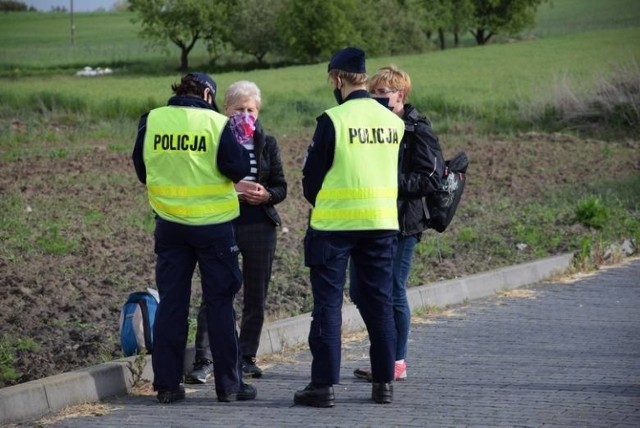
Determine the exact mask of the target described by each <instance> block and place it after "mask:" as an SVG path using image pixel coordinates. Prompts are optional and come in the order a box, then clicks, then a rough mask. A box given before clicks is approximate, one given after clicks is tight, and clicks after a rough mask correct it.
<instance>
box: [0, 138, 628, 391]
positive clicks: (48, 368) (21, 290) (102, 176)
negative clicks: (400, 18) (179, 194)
mask: <svg viewBox="0 0 640 428" xmlns="http://www.w3.org/2000/svg"><path fill="white" fill-rule="evenodd" d="M280 146H281V148H282V152H283V158H284V159H285V165H287V168H290V171H291V172H290V171H285V172H287V178H288V180H289V183H290V193H289V198H288V200H287V201H285V202H284V203H283V204H282V205H281V207H280V209H279V211H280V212H281V215H282V217H283V221H284V227H283V228H282V230H280V232H279V250H278V259H277V260H276V264H275V266H274V269H275V271H274V281H273V282H272V288H271V291H270V295H269V301H268V313H269V317H271V318H277V317H279V316H283V315H286V314H295V313H296V312H298V313H299V312H300V311H301V309H304V308H308V307H309V302H310V290H309V286H308V279H307V277H306V274H307V271H306V269H305V268H304V267H303V266H302V265H301V263H299V264H298V263H296V262H295V261H294V262H292V261H291V260H295V259H294V257H297V256H298V255H299V254H300V250H301V241H302V234H303V231H304V227H305V222H306V210H307V206H306V203H305V202H304V201H303V200H302V196H301V189H300V184H299V172H297V171H298V170H299V168H300V165H301V160H302V157H303V154H304V149H303V148H304V147H306V142H305V141H296V140H291V139H286V138H284V139H281V140H280ZM463 146H464V149H465V151H467V153H468V155H469V158H470V159H471V165H470V167H469V170H468V176H469V177H470V180H469V182H468V185H467V189H466V190H465V195H464V197H463V202H462V204H461V208H460V210H461V211H460V214H459V215H460V216H461V217H462V218H465V216H468V215H470V214H466V213H465V211H464V210H465V203H466V204H469V206H472V205H474V201H479V200H498V199H500V197H501V195H505V194H513V193H517V194H518V196H519V197H520V198H525V199H526V198H529V197H539V196H540V195H541V194H544V192H545V191H546V190H547V189H549V188H550V187H551V186H553V185H561V184H566V183H580V182H581V180H583V179H584V178H585V177H593V176H598V175H601V176H607V177H615V175H616V174H622V173H625V174H628V172H629V171H636V173H637V172H638V171H640V157H639V155H638V153H639V152H640V150H639V149H640V145H639V144H638V142H624V143H619V145H618V147H619V148H620V150H621V153H622V154H621V156H616V155H611V156H604V155H603V153H606V152H607V151H606V150H605V146H607V147H610V145H606V144H604V143H601V142H597V141H584V140H578V139H575V138H574V137H567V136H539V135H536V134H527V135H524V136H520V137H519V138H518V139H517V141H513V140H511V141H506V140H505V141H500V140H496V141H493V142H492V143H491V144H486V143H484V144H480V143H474V142H473V141H468V142H466V143H464V144H463ZM615 152H616V150H614V153H615ZM634 153H635V154H634ZM451 154H453V153H451ZM451 154H449V155H451ZM514 154H516V155H515V156H514ZM0 159H4V158H0ZM294 169H295V171H296V172H294ZM0 171H1V174H0V194H1V195H2V198H3V199H4V198H6V199H5V200H4V202H3V205H2V207H3V208H4V209H3V211H4V212H3V213H2V221H1V223H0V224H1V225H2V230H0V237H1V238H2V246H3V247H4V248H3V249H2V251H1V252H0V305H1V308H0V336H1V337H4V341H5V342H4V343H5V344H6V343H13V344H14V345H15V347H14V348H13V352H12V357H13V365H14V367H15V368H16V369H17V370H18V371H19V372H21V375H20V376H19V377H17V378H16V379H13V380H11V381H8V382H5V384H4V385H2V384H0V386H8V385H11V384H15V383H21V382H26V381H30V380H34V379H39V378H42V377H46V376H50V375H54V374H57V373H61V372H65V371H69V370H73V369H77V368H82V367H87V366H90V365H93V364H98V363H101V362H104V361H108V360H111V359H115V358H119V357H120V356H121V350H120V344H119V337H118V330H117V329H118V318H119V315H120V308H121V306H122V304H123V303H124V300H125V298H126V295H127V294H128V293H129V292H132V291H138V290H143V289H144V288H145V287H147V286H153V284H154V282H153V267H154V254H153V236H152V226H150V225H151V224H152V222H151V221H150V215H149V212H148V207H147V203H146V199H145V194H144V188H143V187H142V185H141V184H140V183H138V182H137V179H136V177H135V174H134V172H133V167H132V165H131V161H130V155H129V153H119V152H113V151H110V150H107V149H106V148H105V147H103V146H100V145H94V144H91V145H90V144H87V145H86V146H85V148H84V150H78V151H76V152H72V153H68V154H66V155H65V156H52V155H51V154H47V155H44V154H41V155H34V156H28V157H23V158H18V159H11V160H0ZM464 257H465V255H464V254H460V258H459V259H458V260H465V258H464ZM471 257H472V256H471V255H469V257H468V259H467V262H465V263H453V262H449V263H443V264H439V265H435V266H434V269H433V272H432V274H433V279H436V278H450V277H455V276H460V275H464V274H469V273H473V271H474V270H486V269H490V268H493V267H495V266H492V265H491V261H490V260H484V261H483V262H480V261H478V260H476V261H475V263H472V261H471V260H470V258H471ZM485 259H486V258H485ZM194 290H195V291H194V295H193V297H192V299H193V301H194V302H196V301H197V299H198V296H199V293H198V292H197V287H194ZM20 338H31V339H33V341H34V342H35V343H36V344H37V349H34V348H33V347H28V346H27V347H23V348H24V349H22V348H21V347H20V346H18V345H17V344H18V343H19V342H17V341H18V339H20Z"/></svg>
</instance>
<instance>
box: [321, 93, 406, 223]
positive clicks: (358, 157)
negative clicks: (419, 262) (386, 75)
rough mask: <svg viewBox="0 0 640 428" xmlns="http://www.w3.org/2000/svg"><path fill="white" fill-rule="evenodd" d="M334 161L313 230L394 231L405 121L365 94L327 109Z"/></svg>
mask: <svg viewBox="0 0 640 428" xmlns="http://www.w3.org/2000/svg"><path fill="white" fill-rule="evenodd" d="M326 113H327V115H328V116H329V118H330V119H331V121H332V122H333V126H334V128H335V131H336V148H335V154H334V158H333V165H332V166H331V168H330V169H329V171H328V172H327V174H326V175H325V178H324V181H323V183H322V188H321V189H320V192H318V195H317V197H316V204H315V207H314V209H313V211H312V213H311V227H312V228H313V229H317V230H329V231H340V230H398V208H397V202H396V201H397V197H398V150H399V148H400V140H402V136H403V134H404V122H403V121H402V119H400V118H399V117H398V116H396V115H395V114H393V113H392V112H391V111H389V110H388V109H387V108H385V107H384V106H382V105H381V104H380V103H378V102H377V101H375V100H373V99H370V98H362V99H355V100H350V101H347V102H346V103H344V104H341V105H339V106H337V107H333V108H331V109H329V110H327V112H326Z"/></svg>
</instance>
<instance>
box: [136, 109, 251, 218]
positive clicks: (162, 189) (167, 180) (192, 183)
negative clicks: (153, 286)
mask: <svg viewBox="0 0 640 428" xmlns="http://www.w3.org/2000/svg"><path fill="white" fill-rule="evenodd" d="M226 121H227V118H226V117H225V116H223V115H221V114H219V113H216V112H214V111H212V110H206V109H202V108H192V107H176V106H165V107H160V108H157V109H154V110H152V111H151V112H150V113H149V116H148V118H147V132H146V135H145V140H144V162H145V166H146V169H147V194H148V196H149V203H150V204H151V207H152V208H153V209H154V210H155V212H156V213H157V214H158V215H159V216H160V217H162V218H164V219H166V220H170V221H174V222H177V223H183V224H190V225H205V224H218V223H224V222H227V221H230V220H233V219H234V218H236V217H238V215H239V214H240V205H239V203H238V196H237V194H236V192H235V190H234V188H233V183H232V182H231V180H229V179H228V178H227V177H225V176H223V175H222V174H221V173H220V171H218V168H217V167H216V157H217V153H218V144H219V141H220V135H221V133H222V129H223V128H224V126H225V124H226Z"/></svg>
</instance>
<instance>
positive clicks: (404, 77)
mask: <svg viewBox="0 0 640 428" xmlns="http://www.w3.org/2000/svg"><path fill="white" fill-rule="evenodd" d="M367 86H368V89H369V91H371V90H372V89H374V88H382V87H385V86H386V87H388V88H390V89H395V90H398V91H402V92H403V93H404V99H405V100H407V99H408V98H409V94H410V93H411V78H410V77H409V75H408V74H407V73H406V72H404V71H402V70H400V69H399V68H398V67H397V66H396V65H395V64H389V65H388V66H386V67H382V68H381V69H379V70H378V72H377V73H376V74H374V75H373V76H371V78H370V79H369V82H368V85H367Z"/></svg>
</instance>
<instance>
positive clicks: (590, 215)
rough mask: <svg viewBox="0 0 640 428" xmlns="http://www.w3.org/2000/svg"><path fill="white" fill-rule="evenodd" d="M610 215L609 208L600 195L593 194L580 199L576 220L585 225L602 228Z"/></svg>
mask: <svg viewBox="0 0 640 428" xmlns="http://www.w3.org/2000/svg"><path fill="white" fill-rule="evenodd" d="M608 217H609V209H608V208H607V206H606V205H605V204H604V203H603V202H602V199H601V198H600V197H599V196H591V197H588V198H584V199H581V200H580V201H578V206H577V207H576V220H577V221H578V222H579V223H581V224H583V225H584V226H589V227H593V228H595V229H602V228H603V227H604V226H605V223H606V222H607V218H608Z"/></svg>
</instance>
